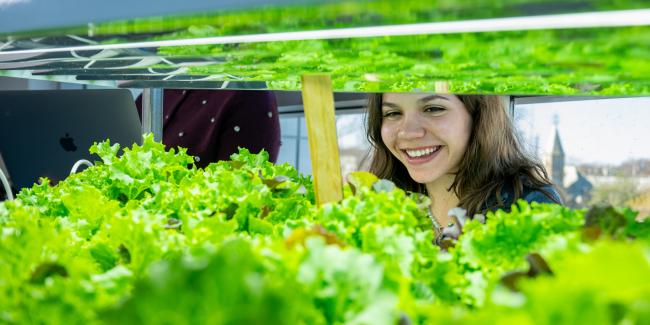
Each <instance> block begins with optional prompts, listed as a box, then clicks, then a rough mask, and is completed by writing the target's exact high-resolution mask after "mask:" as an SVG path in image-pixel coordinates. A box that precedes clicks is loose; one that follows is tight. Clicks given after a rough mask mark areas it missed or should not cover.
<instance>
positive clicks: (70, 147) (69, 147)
mask: <svg viewBox="0 0 650 325" xmlns="http://www.w3.org/2000/svg"><path fill="white" fill-rule="evenodd" d="M59 143H60V144H61V147H63V150H65V151H77V146H76V145H75V144H74V139H73V138H71V137H70V135H68V134H67V133H66V134H65V137H63V138H61V139H59Z"/></svg>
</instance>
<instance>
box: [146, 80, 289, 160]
mask: <svg viewBox="0 0 650 325" xmlns="http://www.w3.org/2000/svg"><path fill="white" fill-rule="evenodd" d="M136 106H137V108H138V114H139V115H140V120H142V95H140V96H138V98H137V99H136ZM163 144H165V146H166V147H167V148H175V147H183V148H187V149H188V150H187V152H188V153H189V154H190V155H192V156H195V160H196V165H197V167H206V166H207V165H208V164H210V163H211V162H216V161H219V160H229V157H230V155H232V154H233V153H237V152H238V147H242V148H246V149H248V150H250V152H252V153H258V152H260V151H261V150H262V149H264V150H266V151H267V152H268V153H269V159H270V161H271V162H275V161H276V159H277V157H278V151H279V149H280V119H279V116H278V107H277V102H276V98H275V95H274V94H273V93H272V92H270V91H250V90H246V91H243V90H211V89H201V90H190V89H187V90H183V89H165V90H164V92H163Z"/></svg>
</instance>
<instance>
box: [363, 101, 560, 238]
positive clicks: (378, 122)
mask: <svg viewBox="0 0 650 325" xmlns="http://www.w3.org/2000/svg"><path fill="white" fill-rule="evenodd" d="M367 121H368V128H367V132H368V139H369V140H370V142H371V144H372V146H373V158H372V162H371V167H370V171H371V172H373V173H375V174H377V176H379V177H380V178H385V179H389V180H391V181H393V182H394V183H395V184H397V185H398V186H400V187H402V188H404V189H406V190H409V191H413V192H419V193H423V194H426V195H428V196H429V197H430V198H431V202H432V204H431V212H432V214H433V216H434V218H435V220H436V221H437V222H438V223H439V224H442V225H447V224H449V223H450V222H451V221H452V219H451V217H449V216H448V215H447V213H448V211H449V210H450V209H452V208H454V207H461V208H464V209H466V210H467V212H468V215H470V216H472V215H474V214H476V213H485V212H486V211H489V210H495V209H500V208H502V209H506V210H508V209H509V208H510V206H511V205H512V204H513V203H514V202H515V201H516V200H517V199H524V200H526V201H528V202H532V201H536V202H541V203H551V202H553V203H560V202H561V198H560V195H559V194H558V192H557V191H556V190H555V188H554V185H553V184H552V182H551V181H550V180H549V178H548V176H547V173H546V171H545V169H544V167H543V166H542V164H541V163H539V162H537V161H535V160H533V159H532V158H530V157H529V156H528V155H526V154H525V153H524V151H523V150H522V149H521V146H520V144H519V141H518V140H517V137H516V135H515V131H514V128H513V126H512V123H511V121H510V118H509V117H508V115H507V113H506V110H505V108H504V106H503V104H502V101H501V99H500V98H499V97H498V96H479V95H436V94H413V93H385V94H374V95H372V96H371V97H370V102H369V105H368V119H367Z"/></svg>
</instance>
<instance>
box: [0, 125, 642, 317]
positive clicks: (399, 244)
mask: <svg viewBox="0 0 650 325" xmlns="http://www.w3.org/2000/svg"><path fill="white" fill-rule="evenodd" d="M91 150H92V152H94V153H96V154H97V155H98V156H99V157H100V158H101V159H102V160H101V161H100V162H97V163H96V165H95V166H93V167H91V168H88V169H86V170H84V171H83V172H81V173H78V174H75V175H72V176H70V177H69V178H68V179H66V180H64V181H62V182H59V183H58V184H57V185H55V186H51V185H49V184H48V182H47V180H43V182H42V184H40V185H35V186H34V187H33V188H31V189H26V190H24V191H22V192H21V193H19V195H18V199H17V200H15V201H9V202H2V203H0V261H1V263H0V322H2V323H9V324H18V323H71V324H77V323H79V324H88V323H123V322H137V323H180V324H197V323H214V324H250V323H268V324H285V323H291V324H395V323H398V322H414V323H430V322H435V323H440V322H450V323H457V322H460V323H466V322H488V323H495V322H518V323H540V322H541V323H549V324H551V323H553V324H555V323H558V322H559V323H567V324H569V323H576V322H580V321H581V320H582V319H588V320H589V321H590V322H597V323H608V322H610V323H621V322H624V323H626V322H628V323H629V322H632V323H638V322H642V320H645V319H647V318H648V315H649V313H650V300H649V299H650V287H648V286H647V285H646V284H645V283H646V282H647V281H645V276H646V275H647V274H648V269H649V265H648V263H649V262H648V261H649V260H648V258H647V249H648V246H647V245H648V242H649V241H648V239H649V238H650V226H649V224H648V223H647V222H643V221H639V220H636V219H635V217H636V213H635V212H633V211H631V210H629V209H624V208H596V209H592V210H590V211H589V212H586V211H583V210H571V209H568V208H564V207H562V206H559V205H542V204H536V203H533V204H527V203H526V202H523V201H520V202H518V203H517V204H516V205H514V206H513V207H512V209H511V211H510V212H504V211H496V212H494V213H489V214H488V215H487V216H486V220H485V224H483V223H482V222H479V220H472V221H467V222H466V223H465V225H464V227H463V234H462V235H461V236H460V238H459V239H458V242H457V243H456V245H455V246H454V247H451V248H450V249H449V250H447V251H445V250H441V249H440V248H439V247H437V246H435V245H434V244H433V242H434V233H433V223H432V221H431V219H430V217H429V214H428V213H427V209H428V205H429V199H428V198H426V197H423V196H421V195H417V194H413V193H406V192H404V191H402V190H400V189H398V188H396V187H395V185H394V184H392V183H391V182H389V181H386V180H379V179H377V178H376V177H375V176H373V175H371V174H368V173H354V174H352V175H351V176H350V178H349V181H350V185H349V186H346V187H345V189H344V193H345V195H344V199H343V200H342V201H341V202H336V203H330V204H326V205H323V206H321V207H316V206H315V205H314V193H313V187H312V183H311V180H310V179H309V178H308V177H304V176H301V175H299V174H298V173H297V171H296V170H295V169H294V168H292V167H291V166H289V165H286V164H285V165H274V164H271V163H269V162H268V155H267V154H266V153H264V152H261V153H259V154H252V153H250V152H249V151H247V150H245V149H241V150H240V151H239V153H238V154H235V155H233V156H232V157H231V160H230V161H221V162H218V163H214V164H211V165H210V166H208V167H206V168H205V169H199V168H196V167H195V166H194V165H193V164H192V161H193V160H192V157H190V156H188V155H187V154H186V152H185V151H184V150H180V151H178V152H176V151H165V150H164V147H163V145H162V144H159V143H156V142H154V141H153V140H152V138H151V136H147V137H145V139H144V142H143V145H142V146H134V147H132V148H126V149H124V150H123V151H122V153H121V154H120V148H119V146H118V145H111V144H110V143H109V142H108V141H106V142H103V143H99V144H96V145H94V146H93V147H92V148H91ZM529 264H530V266H529ZM528 277H534V278H531V279H528ZM502 279H509V282H506V283H507V284H508V285H509V287H510V289H508V287H506V286H504V285H503V284H502V283H503V282H502ZM511 289H516V290H517V291H512V290H511ZM557 297H561V298H557ZM564 297H566V298H564ZM586 313H589V314H588V316H585V315H586Z"/></svg>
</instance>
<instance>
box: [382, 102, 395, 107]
mask: <svg viewBox="0 0 650 325" xmlns="http://www.w3.org/2000/svg"><path fill="white" fill-rule="evenodd" d="M381 106H382V107H384V106H388V107H390V108H399V105H397V104H393V103H391V102H382V103H381Z"/></svg>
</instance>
